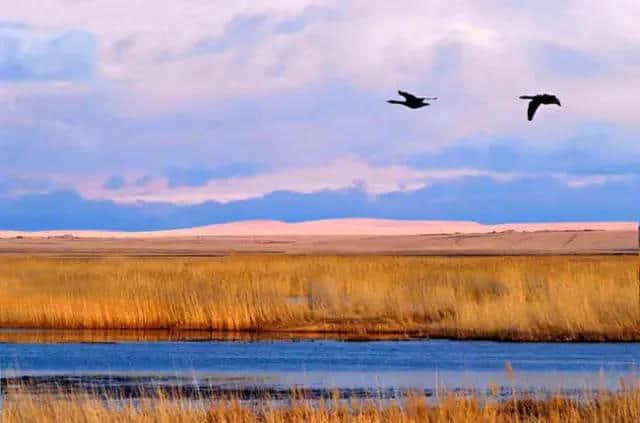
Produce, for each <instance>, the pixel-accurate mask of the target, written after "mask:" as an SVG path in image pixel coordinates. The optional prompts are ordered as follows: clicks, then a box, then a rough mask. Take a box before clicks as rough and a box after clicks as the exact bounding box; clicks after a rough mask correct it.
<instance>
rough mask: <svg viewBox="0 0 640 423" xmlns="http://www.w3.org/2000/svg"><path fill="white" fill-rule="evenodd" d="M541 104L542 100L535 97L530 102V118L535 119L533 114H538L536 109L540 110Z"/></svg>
mask: <svg viewBox="0 0 640 423" xmlns="http://www.w3.org/2000/svg"><path fill="white" fill-rule="evenodd" d="M540 104H541V103H540V100H538V99H537V98H534V99H533V100H531V101H530V102H529V108H528V109H527V118H528V119H529V120H533V115H535V114H536V110H538V107H540Z"/></svg>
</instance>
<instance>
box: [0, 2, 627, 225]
mask: <svg viewBox="0 0 640 423" xmlns="http://www.w3.org/2000/svg"><path fill="white" fill-rule="evenodd" d="M637 16H640V2H637V1H635V0H619V1H617V2H616V7H610V6H608V5H607V4H606V2H602V1H600V0H581V1H572V0H540V1H536V2H513V1H506V0H467V1H462V0H448V1H424V0H423V1H410V0H398V1H394V2H389V1H387V0H366V1H365V0H352V1H348V0H335V1H333V0H327V1H323V0H317V1H316V0H272V1H268V2H267V1H242V0H239V1H234V2H230V1H205V0H181V1H178V0H172V1H170V0H156V1H154V2H149V1H142V0H110V1H108V2H106V1H98V0H21V1H20V2H11V3H10V4H7V5H3V7H2V9H0V110H1V111H2V113H0V229H122V230H141V229H166V228H178V227H188V226H194V225H203V224H210V223H219V222H228V221H234V220H245V219H279V220H286V221H301V220H308V219H322V218H336V217H381V218H402V219H451V220H475V221H479V222H483V223H500V222H518V221H570V220H593V221H610V220H637V218H638V216H640V201H639V200H640V139H639V135H640V119H639V116H640V111H639V110H640V109H639V108H638V106H637V105H636V103H637V98H636V97H637V96H638V93H640V32H638V31H637V29H636V25H637V22H634V17H637ZM398 89H404V90H408V91H411V92H415V93H417V94H422V95H424V96H437V97H439V98H440V99H439V100H438V101H436V102H433V104H432V105H431V106H430V107H428V108H424V109H420V110H409V109H406V108H403V107H400V106H395V105H390V104H387V103H386V100H387V99H390V98H394V97H396V91H397V90H398ZM545 92H549V93H555V94H557V95H558V96H559V97H560V99H561V101H562V107H561V108H559V107H557V106H545V107H542V108H540V110H539V111H538V113H537V114H536V117H535V119H534V121H533V122H528V121H527V120H526V102H524V101H522V100H519V99H518V96H520V95H523V94H538V93H545Z"/></svg>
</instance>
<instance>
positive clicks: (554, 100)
mask: <svg viewBox="0 0 640 423" xmlns="http://www.w3.org/2000/svg"><path fill="white" fill-rule="evenodd" d="M553 104H557V105H558V106H560V107H562V104H560V100H558V98H554V99H553Z"/></svg>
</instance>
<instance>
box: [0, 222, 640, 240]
mask: <svg viewBox="0 0 640 423" xmlns="http://www.w3.org/2000/svg"><path fill="white" fill-rule="evenodd" d="M636 229H637V223H636V222H563V223H507V224H500V225H483V224H480V223H477V222H471V221H431V220H387V219H328V220H316V221H308V222H299V223H286V222H281V221H275V220H253V221H243V222H233V223H224V224H217V225H208V226H201V227H195V228H187V229H176V230H167V231H148V232H124V231H117V232H116V231H87V230H57V231H37V232H25V231H0V238H15V237H18V236H21V237H28V238H41V237H45V238H46V237H62V236H73V237H77V238H158V237H196V236H276V235H286V236H322V235H342V236H346V235H358V236H363V235H394V236H399V235H429V234H455V233H459V234H472V233H476V234H484V233H492V232H507V231H515V232H541V231H587V230H596V231H633V230H636Z"/></svg>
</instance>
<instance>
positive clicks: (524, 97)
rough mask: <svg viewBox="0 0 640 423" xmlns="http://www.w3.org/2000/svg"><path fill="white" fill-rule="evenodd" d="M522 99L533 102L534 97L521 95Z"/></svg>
mask: <svg viewBox="0 0 640 423" xmlns="http://www.w3.org/2000/svg"><path fill="white" fill-rule="evenodd" d="M520 98H521V99H522V100H533V96H532V95H521V96H520Z"/></svg>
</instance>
